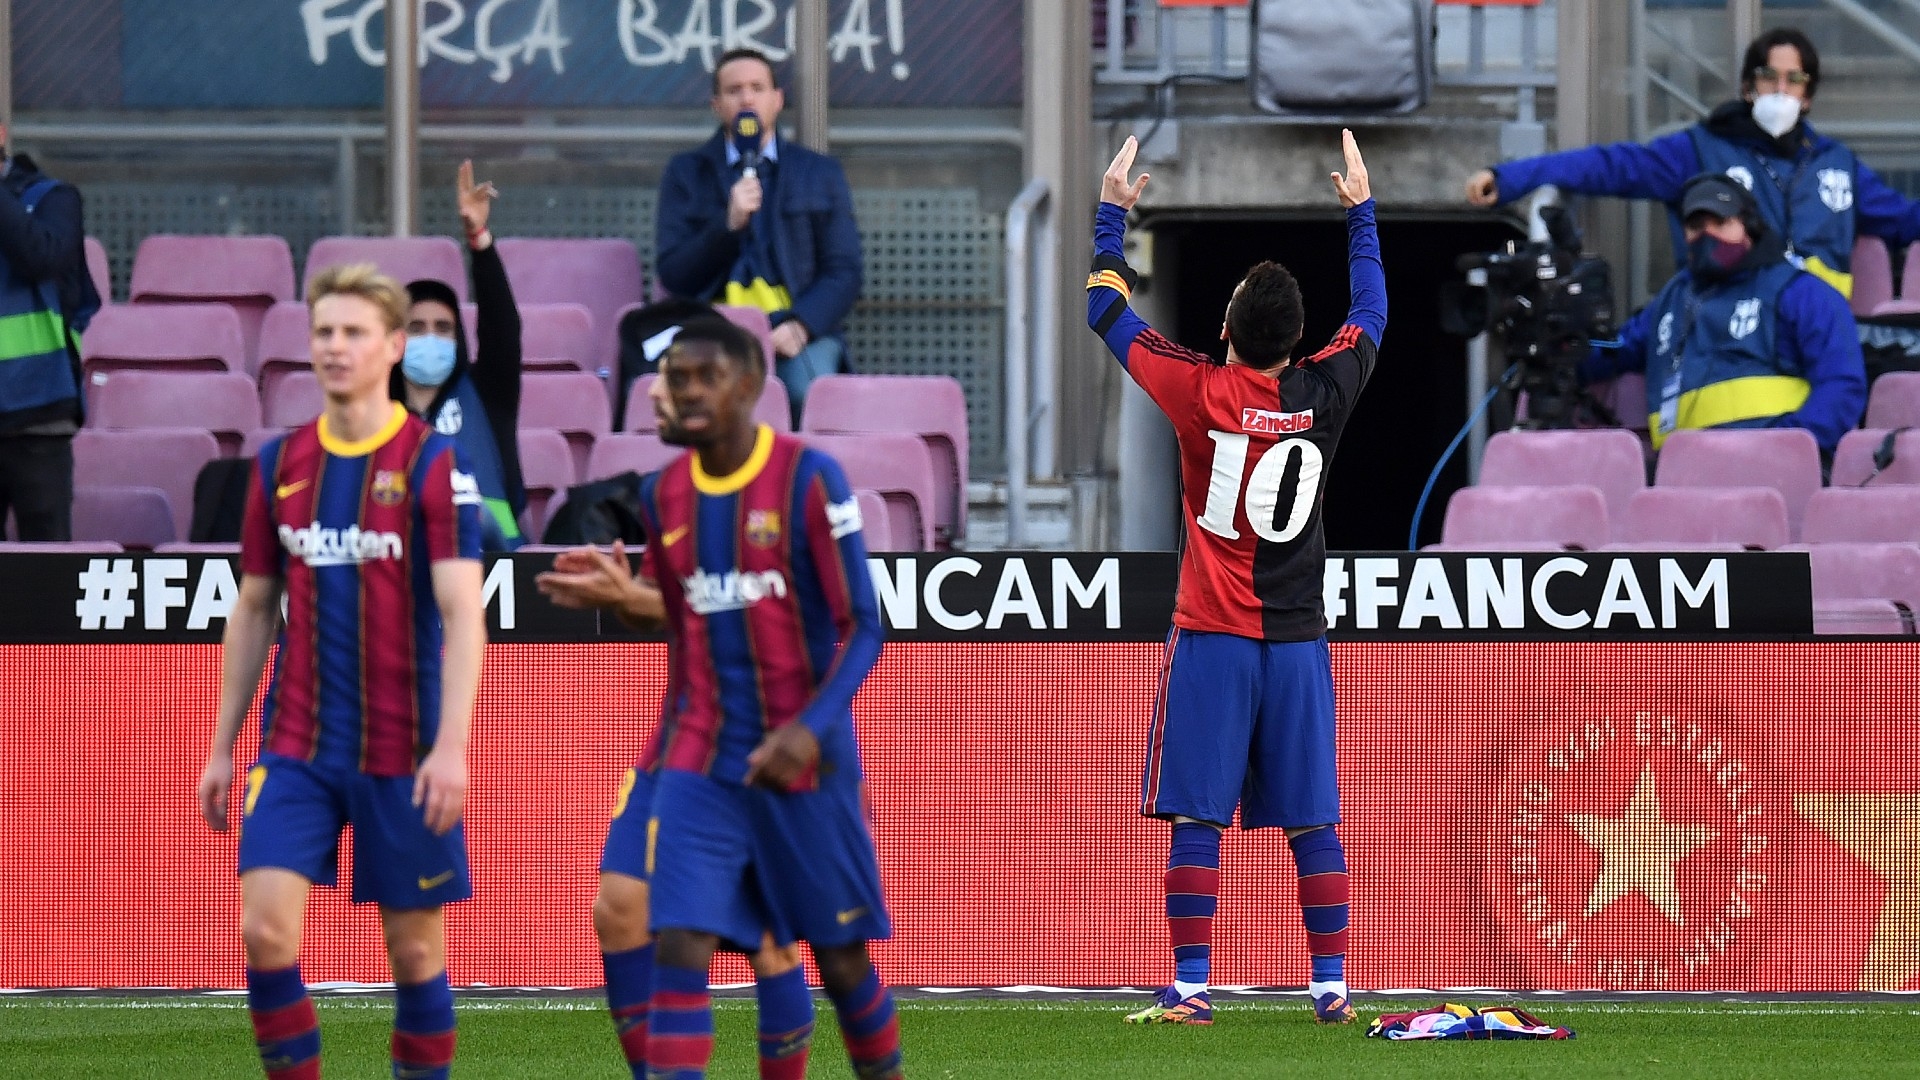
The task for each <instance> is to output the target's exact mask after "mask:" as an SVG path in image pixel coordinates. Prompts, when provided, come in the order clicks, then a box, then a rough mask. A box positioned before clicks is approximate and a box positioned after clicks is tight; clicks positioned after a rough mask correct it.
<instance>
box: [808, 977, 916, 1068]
mask: <svg viewBox="0 0 1920 1080" xmlns="http://www.w3.org/2000/svg"><path fill="white" fill-rule="evenodd" d="M827 993H828V996H829V997H832V998H833V1011H834V1013H835V1014H837V1015H838V1016H839V1017H840V1038H841V1039H842V1040H844V1041H845V1042H846V1044H847V1060H848V1061H851V1062H852V1063H853V1075H855V1076H857V1077H859V1078H860V1080H898V1078H899V1077H901V1076H903V1075H905V1074H904V1073H903V1072H902V1071H901V1064H900V1060H901V1055H900V1018H899V1017H898V1016H897V1015H895V1014H894V1011H893V995H892V994H890V993H888V992H887V988H886V986H885V985H883V984H882V983H881V982H880V973H879V972H878V971H876V970H874V968H873V966H872V965H871V964H869V965H868V966H867V977H866V978H865V979H864V980H862V981H861V983H860V985H859V986H858V987H856V988H855V989H854V991H853V992H852V993H850V994H847V995H845V996H844V997H842V996H839V995H836V994H834V993H833V992H832V991H831V990H829V991H828V992H827Z"/></svg>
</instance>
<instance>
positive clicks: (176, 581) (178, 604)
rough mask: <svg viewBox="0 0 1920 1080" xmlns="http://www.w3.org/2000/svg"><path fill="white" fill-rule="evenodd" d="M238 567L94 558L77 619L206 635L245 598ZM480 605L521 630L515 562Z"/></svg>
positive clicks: (497, 573)
mask: <svg viewBox="0 0 1920 1080" xmlns="http://www.w3.org/2000/svg"><path fill="white" fill-rule="evenodd" d="M306 531H307V530H304V529H303V530H301V532H303V533H304V532H306ZM363 535H365V536H373V535H378V534H373V533H368V534H363ZM235 562H236V560H232V559H224V558H210V559H204V560H202V561H201V563H200V569H199V573H198V575H197V576H193V574H194V570H193V563H192V561H191V560H188V559H175V558H156V557H149V558H147V559H144V560H140V565H139V566H137V567H136V566H135V560H133V559H128V558H120V559H92V560H89V561H88V564H87V566H86V568H85V569H83V570H81V571H80V572H79V574H78V576H77V578H76V580H75V585H76V586H77V587H78V590H79V594H80V597H79V599H78V600H77V601H75V603H74V615H75V617H76V618H77V619H78V620H79V622H80V629H82V630H125V629H127V624H128V623H129V622H130V621H131V620H132V619H133V617H134V615H135V614H136V613H138V614H139V615H140V628H141V629H143V630H150V631H158V632H164V631H168V630H180V629H185V630H206V629H208V628H210V627H212V626H213V625H214V623H215V622H221V623H224V622H225V621H226V620H227V617H228V616H230V615H232V614H233V605H234V604H235V602H237V601H238V600H239V598H240V585H239V582H238V579H237V578H236V577H235ZM189 577H192V582H191V583H192V585H193V600H192V601H191V602H189V601H188V600H187V588H186V586H187V584H188V583H189ZM480 602H481V604H482V606H484V607H486V608H488V609H494V610H495V613H496V614H497V616H498V618H499V625H500V629H502V630H513V629H515V628H516V627H517V626H518V625H519V604H518V597H517V596H516V594H515V592H514V577H513V560H512V559H504V558H503V559H500V560H498V561H496V562H495V563H494V564H493V566H492V568H491V569H489V570H488V571H487V577H486V583H485V584H484V585H483V586H482V587H481V599H480ZM183 611H184V612H185V613H186V621H185V625H184V626H182V625H181V624H180V622H179V621H178V620H179V614H178V613H180V612H183ZM286 614H287V595H286V593H285V592H284V591H283V592H282V593H281V594H280V616H281V618H282V619H284V618H286Z"/></svg>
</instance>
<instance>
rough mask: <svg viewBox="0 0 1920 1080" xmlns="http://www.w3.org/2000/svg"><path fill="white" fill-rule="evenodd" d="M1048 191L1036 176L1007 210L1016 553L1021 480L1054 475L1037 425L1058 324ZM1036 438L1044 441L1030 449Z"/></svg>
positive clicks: (1023, 510)
mask: <svg viewBox="0 0 1920 1080" xmlns="http://www.w3.org/2000/svg"><path fill="white" fill-rule="evenodd" d="M1051 194H1052V193H1051V191H1050V190H1049V188H1048V186H1047V181H1046V180H1045V179H1044V178H1041V177H1037V176H1036V177H1034V178H1033V179H1031V180H1029V181H1027V186H1026V187H1024V188H1021V189H1020V194H1019V195H1017V196H1015V197H1014V200H1013V205H1011V206H1009V207H1007V276H1006V283H1007V349H1006V364H1007V386H1006V408H1007V413H1006V416H1007V421H1006V428H1005V431H1004V432H1003V436H1004V438H1005V440H1006V463H1007V543H1006V546H1007V547H1008V548H1010V549H1016V550H1017V549H1019V548H1021V547H1023V546H1025V545H1026V542H1027V482H1028V480H1029V479H1031V478H1032V476H1033V475H1034V474H1035V473H1036V472H1037V473H1039V474H1040V475H1043V476H1045V475H1051V474H1052V472H1053V441H1052V436H1051V431H1052V427H1051V425H1048V424H1043V423H1041V421H1042V420H1044V419H1046V415H1047V412H1048V411H1049V409H1050V408H1051V406H1052V394H1053V389H1052V388H1053V385H1054V380H1053V373H1054V368H1055V365H1056V364H1057V358H1056V357H1055V356H1054V353H1053V344H1052V343H1053V340H1054V331H1055V328H1056V326H1057V324H1058V321H1059V302H1058V292H1059V291H1058V289H1056V288H1055V282H1056V280H1057V275H1056V273H1055V266H1054V263H1055V261H1056V257H1055V254H1054V249H1055V244H1054V229H1055V225H1054V220H1053V201H1052V198H1051ZM1036 388H1037V390H1038V392H1037V393H1036V392H1035V391H1036ZM1037 435H1038V436H1043V437H1041V438H1037V437H1036V436H1037ZM1036 442H1040V443H1042V444H1043V445H1040V446H1035V443H1036ZM1029 450H1033V451H1035V452H1033V453H1029Z"/></svg>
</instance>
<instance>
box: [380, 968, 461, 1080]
mask: <svg viewBox="0 0 1920 1080" xmlns="http://www.w3.org/2000/svg"><path fill="white" fill-rule="evenodd" d="M393 1005H394V1008H393V1044H392V1048H393V1075H394V1076H395V1077H405V1078H406V1080H447V1074H448V1073H449V1072H451V1071H452V1070H453V1041H454V1020H453V988H452V987H450V986H448V985H447V973H446V972H445V971H442V972H441V973H440V974H438V975H435V976H434V977H433V978H431V979H427V980H425V981H423V982H417V983H405V984H401V983H396V984H395V985H394V988H393Z"/></svg>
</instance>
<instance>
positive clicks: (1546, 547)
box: [1420, 540, 1567, 553]
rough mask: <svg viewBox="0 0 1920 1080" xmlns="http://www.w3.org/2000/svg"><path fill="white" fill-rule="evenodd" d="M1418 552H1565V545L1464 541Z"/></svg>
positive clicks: (1507, 541)
mask: <svg viewBox="0 0 1920 1080" xmlns="http://www.w3.org/2000/svg"><path fill="white" fill-rule="evenodd" d="M1420 550H1421V551H1423V552H1426V551H1437V552H1447V551H1480V552H1485V551H1498V552H1505V553H1512V552H1520V551H1565V550H1567V545H1565V544H1557V543H1554V542H1553V541H1551V540H1498V541H1494V540H1480V541H1474V540H1465V541H1462V542H1460V543H1458V544H1447V543H1439V544H1428V545H1426V546H1425V547H1423V548H1421V549H1420Z"/></svg>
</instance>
